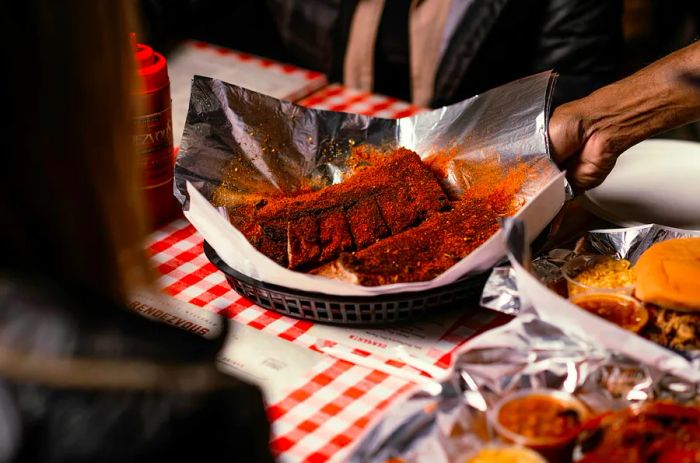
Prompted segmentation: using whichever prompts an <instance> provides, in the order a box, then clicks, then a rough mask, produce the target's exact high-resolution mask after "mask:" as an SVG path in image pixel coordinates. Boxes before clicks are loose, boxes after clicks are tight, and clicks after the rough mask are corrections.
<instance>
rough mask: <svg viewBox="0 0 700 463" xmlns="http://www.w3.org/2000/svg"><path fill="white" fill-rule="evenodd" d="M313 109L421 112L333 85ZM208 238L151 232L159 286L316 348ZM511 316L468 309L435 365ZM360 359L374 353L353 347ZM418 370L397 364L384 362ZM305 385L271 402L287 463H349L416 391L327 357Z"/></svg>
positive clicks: (179, 231)
mask: <svg viewBox="0 0 700 463" xmlns="http://www.w3.org/2000/svg"><path fill="white" fill-rule="evenodd" d="M301 103H302V104H305V105H307V106H312V107H317V108H324V109H331V110H342V111H353V112H360V113H364V114H371V115H376V116H382V117H403V116H408V115H411V114H413V113H415V112H417V111H419V108H417V107H415V106H412V105H410V104H408V103H405V102H402V101H399V100H396V99H394V98H390V97H384V96H378V95H369V94H366V93H363V92H358V91H356V90H352V89H347V88H344V87H342V86H340V85H330V86H328V87H326V88H324V89H323V90H320V91H318V92H316V93H314V94H312V95H311V96H309V97H307V98H305V99H304V100H302V101H301ZM202 244H203V239H202V237H201V236H200V235H199V234H198V233H197V231H196V230H195V229H194V227H193V226H192V225H190V224H189V223H188V222H187V221H185V220H183V219H180V220H176V221H174V222H172V223H171V224H169V225H167V226H165V227H163V228H161V229H160V230H158V231H156V232H155V233H154V234H152V235H151V238H150V244H149V246H148V248H149V251H150V253H151V259H152V262H153V263H154V264H155V266H156V268H157V270H158V272H159V274H160V277H159V280H160V284H161V285H162V286H163V287H164V288H165V292H167V293H168V294H170V295H171V296H173V297H175V298H177V299H180V300H183V301H186V302H189V303H191V304H194V305H196V306H198V307H201V308H202V310H205V311H209V312H215V313H221V314H223V315H224V316H226V317H228V318H230V319H233V320H235V321H237V322H239V323H244V324H246V325H248V326H250V327H253V328H256V329H258V330H260V331H262V332H264V333H268V334H270V335H274V336H277V337H278V338H281V339H284V340H287V341H289V342H293V343H296V344H297V345H301V346H304V347H306V348H309V349H314V350H317V351H318V341H319V340H318V339H317V338H316V337H315V336H313V335H311V334H309V330H310V329H311V327H312V326H313V324H312V323H311V322H308V321H303V320H296V319H293V318H289V317H286V316H283V315H280V314H278V313H276V312H272V311H269V310H266V309H263V308H261V307H258V306H256V305H255V304H253V303H252V302H250V301H248V300H246V299H244V298H242V297H240V296H239V295H238V294H236V293H235V292H234V291H233V290H231V288H230V287H229V286H228V284H227V282H226V280H225V278H224V276H223V274H222V273H220V272H219V271H218V270H217V269H216V268H215V267H214V266H213V265H212V264H211V263H210V262H209V261H208V260H207V258H206V257H205V255H204V253H203V249H202ZM509 318H510V317H507V316H504V315H502V314H496V313H495V312H490V311H487V310H485V309H478V310H466V311H465V314H464V315H463V316H462V317H461V318H459V319H458V320H457V321H456V322H455V323H454V324H453V325H452V327H451V328H450V329H448V330H447V332H446V333H445V334H444V336H442V338H441V339H440V341H439V343H437V344H436V346H434V348H433V349H432V350H433V351H434V352H435V353H437V355H436V356H435V364H436V365H438V366H442V367H447V366H448V365H449V363H450V358H451V353H452V352H454V350H456V349H457V348H458V346H459V345H461V344H462V343H464V342H465V341H466V340H467V339H469V338H471V337H473V336H474V335H476V334H478V333H480V332H483V331H485V330H487V329H490V328H492V327H495V326H498V325H500V324H502V323H504V322H505V321H507V320H508V319H509ZM350 350H351V351H352V352H353V353H354V354H358V355H362V356H365V357H371V356H372V355H373V354H371V353H369V352H365V351H362V350H359V349H350ZM378 360H380V361H382V362H385V363H387V364H389V365H391V366H393V367H398V368H403V369H406V370H410V371H412V372H413V373H418V371H417V370H414V369H413V368H412V367H410V366H408V365H405V364H403V363H402V362H399V361H395V360H385V359H378ZM306 378H307V380H306V382H305V383H304V384H303V385H302V386H301V387H298V388H296V389H295V390H293V391H292V392H291V393H289V394H288V395H287V396H286V397H284V398H283V399H281V400H279V401H277V402H276V403H271V404H268V415H269V419H270V422H271V425H272V441H271V448H272V451H273V453H274V454H275V456H276V457H277V458H278V460H279V461H281V462H312V463H313V462H326V461H334V462H338V461H344V460H345V458H346V457H347V456H348V454H349V452H350V451H351V449H352V444H353V443H355V442H357V440H358V438H359V437H360V436H361V434H362V433H363V432H364V431H365V430H366V429H367V428H368V426H369V425H370V423H371V422H372V420H374V419H375V418H377V417H378V414H379V413H381V411H382V410H383V409H385V408H386V406H387V405H389V403H391V402H392V401H393V400H396V399H397V398H399V397H401V395H402V394H404V393H406V392H407V391H408V390H409V389H411V387H412V385H413V384H412V383H411V382H409V381H408V380H406V379H402V378H398V377H395V376H391V375H389V374H387V373H384V372H382V371H377V370H373V369H370V368H366V367H364V366H359V365H355V364H353V363H350V362H347V361H343V360H338V359H335V358H332V357H327V359H326V360H324V361H322V362H320V363H318V364H316V366H315V367H314V368H313V370H312V371H309V372H308V375H307V376H306Z"/></svg>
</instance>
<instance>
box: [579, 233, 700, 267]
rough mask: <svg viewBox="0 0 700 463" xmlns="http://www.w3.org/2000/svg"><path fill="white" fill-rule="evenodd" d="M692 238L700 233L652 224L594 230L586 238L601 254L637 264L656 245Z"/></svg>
mask: <svg viewBox="0 0 700 463" xmlns="http://www.w3.org/2000/svg"><path fill="white" fill-rule="evenodd" d="M692 236H700V231H693V230H682V229H679V228H672V227H666V226H664V225H656V224H651V225H642V226H639V227H631V228H613V229H608V230H593V231H591V232H589V233H588V235H587V236H586V241H587V242H588V243H589V244H590V246H591V247H592V248H593V249H595V250H596V251H598V252H599V253H601V254H604V255H608V256H615V257H617V258H619V259H627V260H629V261H630V262H631V263H632V264H635V263H636V262H637V259H639V256H641V255H642V253H643V252H644V251H646V250H647V249H649V247H650V246H651V245H652V244H654V243H659V242H661V241H666V240H671V239H675V238H688V237H692Z"/></svg>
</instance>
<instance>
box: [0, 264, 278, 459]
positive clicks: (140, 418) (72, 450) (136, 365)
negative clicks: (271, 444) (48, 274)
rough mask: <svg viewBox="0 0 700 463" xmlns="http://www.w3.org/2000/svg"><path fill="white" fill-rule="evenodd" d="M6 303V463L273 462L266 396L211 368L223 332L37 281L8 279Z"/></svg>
mask: <svg viewBox="0 0 700 463" xmlns="http://www.w3.org/2000/svg"><path fill="white" fill-rule="evenodd" d="M0 307H2V308H3V310H2V311H0V377H1V378H2V383H1V384H0V429H2V430H3V436H4V438H3V439H2V440H1V441H0V454H2V455H8V456H9V455H12V457H13V458H12V459H10V460H5V459H3V461H22V462H39V461H41V462H53V461H64V462H65V461H100V462H126V461H129V462H133V461H143V462H146V461H148V462H151V461H168V460H170V459H172V461H183V460H189V461H203V460H214V459H215V458H217V457H221V456H222V455H232V456H233V459H234V461H250V462H268V461H272V457H271V456H270V453H269V450H268V439H269V429H268V425H267V421H266V417H265V411H264V409H263V406H262V397H261V394H260V392H259V390H258V389H257V388H254V387H252V386H250V385H248V384H245V383H243V382H240V381H237V380H235V379H233V378H230V377H227V376H224V375H223V374H221V373H219V372H218V371H217V370H216V369H215V368H214V366H213V362H212V359H214V358H215V356H216V353H217V352H218V350H219V349H220V347H221V344H222V341H223V339H224V336H225V333H223V334H222V336H221V337H220V338H219V340H218V342H211V341H208V340H206V339H204V338H200V337H198V336H196V335H193V334H191V333H187V332H185V331H180V330H177V329H175V328H171V327H168V326H166V325H163V324H161V323H158V322H153V321H149V320H146V319H144V318H141V317H138V316H136V315H134V314H132V313H130V312H128V311H127V310H126V309H124V308H122V307H121V306H119V305H118V304H115V303H114V302H112V301H111V300H109V299H105V298H104V297H103V296H101V295H99V294H97V293H95V292H94V291H90V290H89V289H87V288H72V289H71V290H66V288H65V287H63V288H61V287H59V286H57V285H54V284H52V283H49V282H46V281H37V279H36V278H35V277H34V276H32V277H31V280H29V279H22V278H17V277H12V278H9V277H7V276H1V275H0ZM224 326H225V325H224Z"/></svg>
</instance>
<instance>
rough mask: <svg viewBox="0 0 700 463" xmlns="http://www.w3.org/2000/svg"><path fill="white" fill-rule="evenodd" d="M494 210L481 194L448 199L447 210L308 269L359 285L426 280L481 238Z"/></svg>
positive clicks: (490, 227) (491, 227)
mask: <svg viewBox="0 0 700 463" xmlns="http://www.w3.org/2000/svg"><path fill="white" fill-rule="evenodd" d="M501 215H502V211H496V210H494V209H493V208H492V206H491V205H490V204H489V202H488V200H484V199H464V200H461V201H457V202H455V203H453V209H452V210H451V211H446V212H439V213H435V214H433V215H431V216H430V217H428V219H427V220H425V221H424V222H423V223H421V224H420V225H418V226H417V227H415V228H411V229H409V230H406V231H404V232H402V233H399V234H397V235H393V236H391V237H389V238H386V239H384V240H382V241H379V242H378V243H376V244H374V245H372V246H369V247H367V248H366V249H363V250H361V251H357V252H354V253H345V254H343V255H342V256H341V257H340V258H339V259H337V260H336V261H334V262H331V263H329V264H326V265H324V266H322V267H319V268H317V269H314V270H313V271H312V273H314V274H317V275H324V276H328V277H331V278H335V279H341V280H343V281H348V282H352V283H356V284H361V285H364V286H378V285H385V284H390V283H397V282H412V281H425V280H431V279H433V278H435V277H436V276H438V275H440V274H441V273H442V272H444V271H445V270H447V269H448V268H450V267H451V266H452V265H454V264H455V263H456V262H458V261H459V260H461V259H462V258H464V257H465V256H467V255H468V254H469V253H470V252H472V251H473V250H474V249H476V248H477V247H479V246H480V245H481V244H483V243H484V242H485V241H486V240H487V239H488V238H489V237H491V236H492V235H493V234H494V233H496V231H497V230H498V227H499V225H498V218H499V217H500V216H501Z"/></svg>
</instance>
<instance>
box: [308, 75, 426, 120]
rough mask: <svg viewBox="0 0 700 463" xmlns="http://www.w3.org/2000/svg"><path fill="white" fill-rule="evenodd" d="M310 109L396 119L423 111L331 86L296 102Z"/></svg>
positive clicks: (402, 103) (353, 90)
mask: <svg viewBox="0 0 700 463" xmlns="http://www.w3.org/2000/svg"><path fill="white" fill-rule="evenodd" d="M297 103H298V104H300V105H302V106H308V107H310V108H317V109H327V110H330V111H342V112H346V113H356V114H365V115H368V116H375V117H384V118H387V119H398V118H401V117H406V116H411V115H413V114H415V113H417V112H420V111H423V110H424V109H423V108H419V107H418V106H415V105H412V104H411V103H407V102H405V101H401V100H398V99H396V98H394V97H390V96H385V95H377V94H373V93H367V92H363V91H361V90H356V89H354V88H349V87H343V86H342V85H340V84H331V85H328V86H326V87H324V88H322V89H321V90H318V91H316V92H315V93H312V94H311V95H309V96H307V97H305V98H303V99H302V100H300V101H298V102H297Z"/></svg>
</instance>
